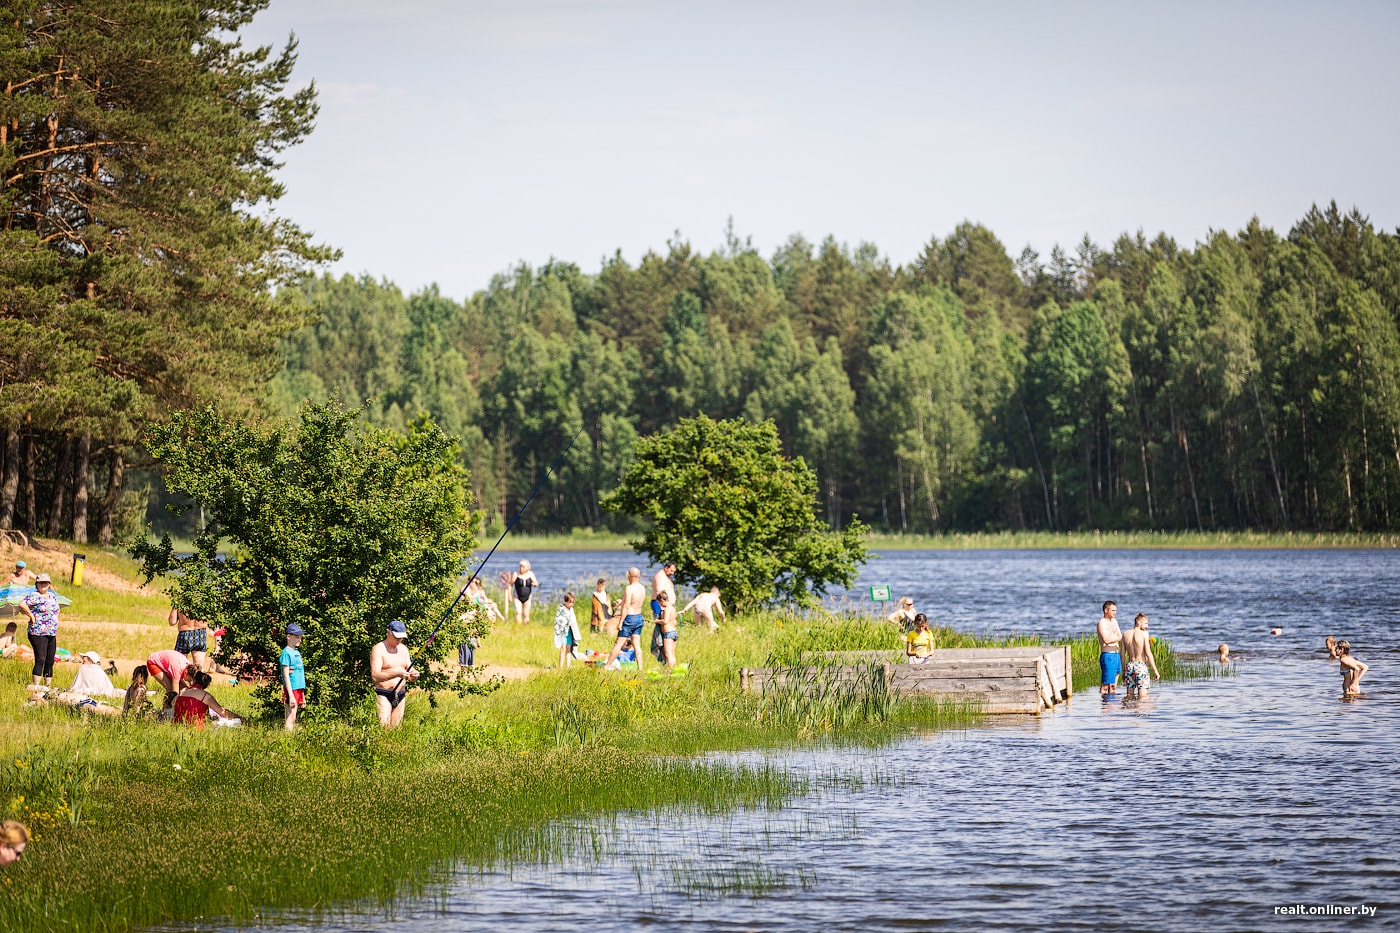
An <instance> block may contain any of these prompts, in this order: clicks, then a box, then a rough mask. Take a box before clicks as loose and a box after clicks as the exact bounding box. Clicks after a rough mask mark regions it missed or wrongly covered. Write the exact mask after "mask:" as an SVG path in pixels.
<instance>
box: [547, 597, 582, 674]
mask: <svg viewBox="0 0 1400 933" xmlns="http://www.w3.org/2000/svg"><path fill="white" fill-rule="evenodd" d="M582 640H583V637H582V636H581V635H580V634H579V630H578V618H577V617H576V616H575V615H574V594H573V593H565V594H564V601H563V602H562V603H560V605H559V610H558V611H557V612H555V613H554V647H556V648H558V649H559V666H560V667H568V666H569V661H570V660H572V658H573V655H574V648H575V647H577V646H578V644H579V642H581V641H582Z"/></svg>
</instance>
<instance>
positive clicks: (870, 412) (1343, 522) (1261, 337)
mask: <svg viewBox="0 0 1400 933" xmlns="http://www.w3.org/2000/svg"><path fill="white" fill-rule="evenodd" d="M301 293H302V295H303V296H304V297H305V299H306V301H307V302H308V303H309V305H310V306H311V309H312V311H313V313H314V314H315V315H316V323H315V324H314V325H312V326H308V327H306V328H305V329H303V330H302V331H301V332H300V333H298V334H297V335H296V336H295V337H293V338H291V339H290V340H289V341H287V342H286V343H285V345H284V350H283V352H284V354H285V357H286V365H285V369H284V370H283V371H282V372H281V373H280V374H279V375H277V376H276V377H275V378H274V379H273V381H272V384H271V391H270V399H269V404H270V405H271V407H272V409H273V410H274V411H275V412H277V413H280V414H283V415H290V414H292V413H293V412H294V411H295V410H296V407H297V405H298V404H299V403H300V402H301V401H302V400H303V399H304V398H308V397H309V398H316V399H323V398H327V397H331V396H338V397H339V398H341V399H343V400H344V401H346V402H347V403H349V404H353V405H363V406H364V407H365V409H366V416H367V417H368V418H369V419H370V420H372V421H374V422H376V423H381V424H388V425H395V426H399V425H402V424H404V423H405V422H406V421H408V420H409V419H412V418H414V417H417V416H419V415H420V414H421V413H427V414H429V415H431V416H432V417H433V418H434V419H435V420H436V421H438V423H439V424H441V425H442V426H443V427H444V428H445V429H446V430H447V431H448V432H449V433H452V434H455V435H457V436H459V437H461V438H462V439H463V454H462V456H463V458H464V460H465V462H466V465H467V466H468V467H469V468H470V470H471V475H472V481H473V483H474V485H475V487H476V492H477V495H478V498H479V501H480V502H481V503H482V505H483V507H484V508H485V509H486V510H487V511H488V513H489V514H492V515H494V516H496V518H497V519H498V520H499V519H500V518H502V517H504V516H506V515H508V514H513V512H514V508H515V506H516V505H517V504H518V503H519V501H520V500H521V499H522V498H523V497H524V495H525V494H526V493H527V492H528V490H529V489H530V488H531V487H532V486H533V485H534V483H535V482H536V481H537V480H538V478H539V477H540V475H542V472H543V470H544V468H545V466H546V465H547V464H548V463H549V462H550V461H551V460H552V459H553V458H554V456H555V455H556V453H557V452H559V451H560V450H562V449H563V448H564V446H565V445H566V444H567V443H568V442H569V440H570V438H572V437H573V436H574V435H575V434H576V433H577V432H578V431H579V430H580V429H583V430H584V436H585V437H586V438H587V442H586V444H585V443H584V441H582V440H581V441H580V442H579V446H578V447H577V448H575V450H574V451H573V452H572V453H571V455H570V456H569V458H568V459H567V462H566V464H565V465H564V467H563V468H562V469H561V470H560V472H559V474H558V476H557V479H556V480H554V481H552V483H551V486H550V487H549V489H550V491H551V494H552V496H553V503H552V505H551V506H546V507H545V508H537V509H535V510H532V512H531V513H530V515H528V516H527V518H526V520H525V524H526V525H527V526H528V527H529V528H531V529H532V530H535V531H552V530H563V529H568V528H570V527H575V526H587V527H609V526H611V525H612V524H613V523H614V522H616V521H618V519H617V518H616V517H615V516H610V515H608V514H606V513H604V512H603V511H602V510H601V509H600V508H599V505H598V499H599V495H600V493H602V492H604V491H606V490H608V489H611V488H613V486H614V485H615V484H616V483H617V481H618V478H619V476H620V473H621V471H622V469H623V467H624V465H625V463H626V461H627V458H628V456H629V452H630V450H631V449H632V442H633V440H634V439H635V438H636V437H637V436H638V435H639V434H647V433H651V432H654V431H660V430H665V429H666V428H667V427H668V426H669V425H672V424H674V423H675V422H676V420H677V419H679V418H681V417H683V416H687V415H692V414H695V413H697V412H703V413H706V414H709V415H711V416H713V417H715V418H731V417H743V418H749V419H764V418H767V419H772V420H773V421H774V423H775V424H776V425H777V428H778V431H779V434H780V436H781V438H782V440H783V444H784V446H785V448H786V450H787V452H788V453H789V454H790V455H793V456H800V457H802V458H803V459H804V460H805V461H806V462H807V463H808V464H809V465H810V466H811V467H812V468H813V469H814V470H815V471H816V473H817V475H818V479H819V485H820V490H821V498H822V502H821V506H822V508H824V510H825V517H826V519H827V521H828V522H829V523H830V525H831V526H832V527H841V526H842V524H843V523H845V522H847V521H849V519H850V518H851V516H853V515H859V516H860V517H861V518H862V519H863V520H864V521H866V522H868V523H869V524H872V525H874V526H875V527H876V528H879V529H886V530H892V531H911V532H912V531H940V530H948V529H983V528H988V529H995V528H1043V529H1076V528H1090V527H1092V528H1103V529H1108V528H1125V529H1126V528H1154V529H1200V530H1209V529H1220V528H1226V529H1229V528H1246V527H1248V528H1277V529H1283V528H1294V529H1341V528H1346V529H1387V528H1394V527H1396V525H1397V524H1398V523H1400V335H1398V334H1397V329H1398V327H1400V238H1398V237H1397V236H1396V235H1392V234H1387V233H1384V232H1379V231H1377V230H1375V229H1373V228H1372V226H1371V224H1370V223H1369V222H1368V221H1367V219H1366V218H1365V217H1364V216H1362V215H1361V214H1360V213H1359V212H1357V211H1355V210H1353V211H1351V212H1350V213H1343V212H1341V211H1339V210H1338V208H1337V207H1336V205H1335V204H1332V205H1330V206H1328V207H1327V208H1325V209H1318V208H1316V207H1315V208H1313V209H1312V210H1310V211H1309V212H1308V213H1307V215H1306V216H1304V217H1303V218H1302V219H1301V220H1300V221H1298V223H1297V224H1296V225H1295V226H1294V227H1293V229H1292V230H1290V231H1289V232H1288V234H1287V236H1280V235H1279V234H1277V233H1275V232H1274V231H1272V230H1269V229H1267V228H1265V227H1263V226H1261V225H1260V224H1259V223H1258V222H1257V221H1255V222H1251V223H1250V224H1249V225H1248V226H1247V227H1246V228H1245V229H1243V230H1241V231H1240V232H1238V233H1237V234H1234V235H1230V234H1228V233H1223V232H1219V233H1215V234H1213V235H1211V237H1210V238H1209V240H1208V241H1207V242H1205V243H1201V244H1197V245H1196V247H1195V248H1193V249H1187V248H1182V247H1181V246H1179V245H1178V244H1177V243H1175V242H1174V241H1172V240H1171V239H1170V238H1168V237H1166V236H1158V237H1156V238H1155V239H1152V240H1148V239H1146V238H1145V237H1144V236H1143V235H1142V234H1141V233H1139V234H1138V235H1137V236H1128V235H1124V236H1122V237H1120V238H1119V239H1118V240H1117V242H1115V243H1114V244H1113V245H1112V247H1111V248H1110V249H1102V248H1100V247H1099V246H1097V245H1095V244H1094V243H1092V242H1091V241H1090V240H1089V239H1088V238H1087V237H1086V238H1085V240H1084V241H1083V242H1081V243H1080V244H1079V246H1078V247H1077V249H1076V250H1075V252H1074V254H1073V255H1068V254H1066V253H1064V252H1062V251H1061V250H1060V249H1059V248H1056V249H1055V250H1054V251H1053V252H1052V253H1051V255H1050V257H1049V259H1048V261H1042V259H1041V257H1039V256H1038V255H1037V254H1035V253H1034V252H1033V251H1031V250H1029V249H1027V250H1026V251H1024V252H1022V253H1021V255H1020V256H1019V257H1018V258H1017V259H1015V260H1013V259H1012V258H1011V257H1010V256H1009V255H1008V253H1007V251H1006V249H1005V247H1004V246H1003V245H1002V243H1001V242H1000V241H999V240H998V239H997V238H996V236H995V235H994V234H993V232H992V231H990V230H988V229H986V228H985V227H983V226H980V225H977V224H974V223H970V222H969V223H964V224H962V225H960V226H958V228H957V229H955V230H954V231H953V232H952V233H951V234H950V235H949V236H947V237H946V238H944V239H938V238H934V239H932V240H930V242H929V243H928V245H927V246H926V247H925V248H924V250H923V252H922V254H921V255H919V256H917V257H915V258H914V259H913V260H912V261H911V262H908V263H907V264H904V265H899V266H896V265H894V264H892V263H891V262H890V261H889V260H888V259H886V258H884V257H882V256H881V255H880V253H879V251H878V250H877V249H876V247H875V246H873V245H869V244H862V245H860V246H859V247H857V248H855V249H854V250H852V249H850V248H848V247H846V246H843V245H841V244H839V243H837V242H836V241H835V240H834V239H827V240H826V241H824V242H823V243H822V244H821V245H820V246H816V245H814V244H812V243H810V242H808V241H807V240H805V239H803V238H802V237H800V236H795V237H793V238H792V239H790V240H789V241H788V242H787V243H785V244H784V245H783V246H782V247H781V248H779V249H778V250H777V251H776V252H775V253H774V255H773V256H772V257H771V259H765V258H764V257H763V256H762V255H760V254H759V253H758V252H757V251H756V250H755V249H753V248H752V246H751V244H749V243H746V242H742V241H740V240H739V239H738V238H737V237H735V236H734V234H733V232H732V230H731V231H730V232H729V235H728V236H727V243H726V246H725V247H724V248H723V249H722V250H720V251H718V252H714V253H711V254H709V255H704V254H701V253H699V252H697V251H696V250H694V249H693V248H692V247H691V245H690V244H689V243H687V242H684V241H683V240H680V239H679V238H678V239H677V240H675V241H673V242H671V243H669V244H668V249H667V251H666V252H665V253H664V254H656V253H651V254H648V255H646V256H644V257H643V258H642V259H641V261H640V262H639V263H638V264H637V265H636V266H633V265H631V264H629V263H628V262H626V261H625V260H624V259H623V258H622V257H621V255H620V254H618V255H617V256H615V257H614V258H612V259H611V260H609V261H607V262H605V263H604V264H603V266H602V268H601V269H599V270H598V271H597V272H596V273H594V274H589V273H585V272H583V271H582V270H580V269H579V267H578V266H576V265H574V264H571V263H566V262H559V261H555V260H551V261H549V262H548V263H546V264H545V265H543V266H541V267H538V268H532V267H530V266H528V265H523V264H522V265H520V266H518V267H516V268H515V269H513V270H511V271H510V272H508V273H506V274H502V275H499V276H497V277H495V278H494V279H493V280H492V281H491V282H490V284H489V286H488V287H487V288H486V289H485V290H484V291H481V292H478V293H477V294H475V295H473V296H471V297H470V298H469V299H467V300H466V301H463V302H457V301H454V300H452V299H450V298H447V297H445V296H443V295H441V294H440V293H439V292H438V291H437V290H436V289H428V290H426V291H423V292H420V293H417V294H413V295H411V296H408V297H405V296H404V295H403V294H402V293H401V292H400V290H399V289H397V288H396V287H394V286H393V285H392V284H390V283H387V282H376V281H374V280H373V279H371V278H369V277H365V278H361V279H358V280H357V279H353V278H350V277H344V278H340V279H335V278H331V277H323V278H310V279H307V280H305V281H304V282H303V283H302V285H301Z"/></svg>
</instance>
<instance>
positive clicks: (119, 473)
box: [97, 450, 126, 547]
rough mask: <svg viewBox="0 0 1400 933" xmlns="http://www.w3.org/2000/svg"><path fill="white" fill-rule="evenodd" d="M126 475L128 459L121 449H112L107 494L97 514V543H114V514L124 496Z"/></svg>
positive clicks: (105, 544) (103, 544) (104, 544)
mask: <svg viewBox="0 0 1400 933" xmlns="http://www.w3.org/2000/svg"><path fill="white" fill-rule="evenodd" d="M125 476H126V460H125V459H124V458H123V457H122V455H121V451H116V450H114V451H112V465H111V469H110V470H109V472H108V474H107V494H106V495H104V496H103V497H102V507H101V508H100V509H99V510H98V514H97V543H98V544H100V545H102V546H103V547H106V546H107V545H109V544H111V543H112V516H113V515H115V514H116V511H117V502H118V501H119V500H120V499H121V497H122V480H123V478H125Z"/></svg>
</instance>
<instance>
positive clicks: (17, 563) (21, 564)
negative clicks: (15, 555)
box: [15, 560, 29, 570]
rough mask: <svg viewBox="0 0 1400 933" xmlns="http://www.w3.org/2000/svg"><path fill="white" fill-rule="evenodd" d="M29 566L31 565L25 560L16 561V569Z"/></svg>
mask: <svg viewBox="0 0 1400 933" xmlns="http://www.w3.org/2000/svg"><path fill="white" fill-rule="evenodd" d="M28 566H29V565H28V564H26V563H25V562H24V561H22V560H17V561H15V569H16V570H23V569H24V568H25V567H28Z"/></svg>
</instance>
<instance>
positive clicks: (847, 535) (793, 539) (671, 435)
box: [604, 416, 866, 608]
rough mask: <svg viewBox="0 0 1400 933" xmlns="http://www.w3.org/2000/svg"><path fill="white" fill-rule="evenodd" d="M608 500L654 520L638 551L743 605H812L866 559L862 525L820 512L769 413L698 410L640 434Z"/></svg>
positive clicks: (807, 476) (812, 488)
mask: <svg viewBox="0 0 1400 933" xmlns="http://www.w3.org/2000/svg"><path fill="white" fill-rule="evenodd" d="M604 507H605V508H607V509H609V510H610V511H618V512H624V513H626V514H629V515H632V516H635V517H637V518H641V519H643V520H645V522H646V523H647V524H648V525H649V529H648V531H647V532H646V534H645V535H644V536H643V537H642V539H641V540H639V541H634V542H632V546H633V547H634V548H636V549H637V550H638V551H639V552H642V553H645V554H647V555H648V556H650V557H651V558H652V559H653V560H656V561H664V560H669V561H675V562H676V565H677V570H676V578H677V580H679V581H680V582H682V583H689V584H694V585H696V586H700V587H706V588H707V587H711V586H718V587H719V588H720V590H721V591H722V592H723V593H724V595H725V598H726V599H728V600H729V601H730V602H731V603H732V604H733V605H734V606H736V607H737V608H753V607H755V606H761V605H766V604H770V603H773V602H778V601H785V600H791V601H794V602H796V603H798V604H799V605H803V606H807V605H812V604H814V603H815V602H816V601H817V600H818V598H819V597H820V596H821V595H822V594H824V593H825V592H826V588H827V587H828V586H830V585H831V584H840V585H842V586H850V585H851V584H852V583H854V582H855V578H856V572H857V570H858V569H859V567H860V565H861V564H862V563H864V562H865V542H864V534H865V530H866V529H865V526H864V525H862V524H861V523H860V522H859V521H854V520H853V521H852V522H851V523H850V524H849V525H847V526H846V528H845V530H844V531H841V532H839V533H836V532H831V531H828V530H827V529H826V528H825V526H824V525H822V524H821V523H820V522H819V521H818V519H817V515H816V507H817V479H816V475H815V474H814V473H813V472H812V471H811V469H809V468H808V466H807V464H806V463H804V462H803V460H802V459H801V458H800V457H799V458H797V459H795V460H789V459H787V458H786V457H784V456H783V455H782V449H781V445H780V443H779V440H778V432H777V429H776V428H775V427H774V425H773V422H771V421H763V422H759V423H757V424H755V423H752V422H748V421H742V420H731V421H714V420H712V419H710V418H708V417H705V416H701V417H699V418H688V419H683V420H682V421H681V422H680V423H679V424H678V425H677V426H676V428H675V429H674V430H673V431H669V432H667V433H664V434H654V435H651V436H649V437H644V438H641V439H640V440H639V441H637V446H636V457H635V459H634V460H633V461H632V464H631V466H630V467H628V469H627V473H626V474H625V475H624V477H623V479H622V483H621V485H620V486H619V487H618V488H617V490H616V491H615V492H613V493H612V494H610V495H609V496H607V497H606V499H605V500H604Z"/></svg>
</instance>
